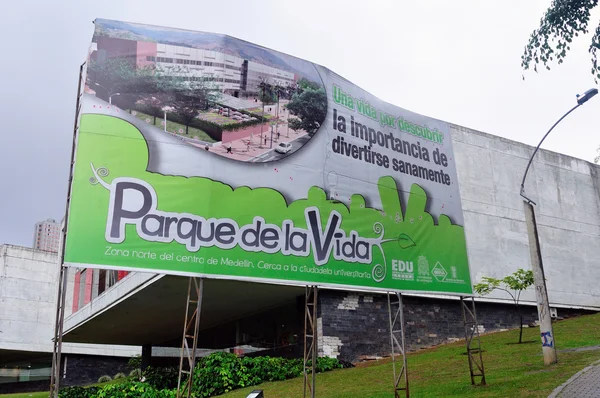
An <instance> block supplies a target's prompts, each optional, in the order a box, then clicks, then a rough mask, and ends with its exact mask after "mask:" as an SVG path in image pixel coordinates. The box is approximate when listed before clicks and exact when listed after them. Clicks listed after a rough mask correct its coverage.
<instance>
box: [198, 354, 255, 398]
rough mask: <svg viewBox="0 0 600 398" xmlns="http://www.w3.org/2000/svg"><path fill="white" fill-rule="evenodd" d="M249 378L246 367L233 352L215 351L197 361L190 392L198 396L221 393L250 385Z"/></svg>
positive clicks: (210, 395)
mask: <svg viewBox="0 0 600 398" xmlns="http://www.w3.org/2000/svg"><path fill="white" fill-rule="evenodd" d="M249 379H250V377H249V375H248V370H247V368H246V367H245V366H244V365H242V361H241V360H240V359H239V358H238V357H237V356H236V355H235V354H230V353H226V352H215V353H213V354H210V355H209V356H207V357H204V358H202V359H200V361H198V364H197V365H196V368H195V369H194V381H193V385H192V392H194V394H195V395H196V396H198V397H212V396H214V395H221V394H224V393H226V392H229V391H231V390H233V389H236V388H240V387H246V386H247V385H250V384H249V383H248V381H249Z"/></svg>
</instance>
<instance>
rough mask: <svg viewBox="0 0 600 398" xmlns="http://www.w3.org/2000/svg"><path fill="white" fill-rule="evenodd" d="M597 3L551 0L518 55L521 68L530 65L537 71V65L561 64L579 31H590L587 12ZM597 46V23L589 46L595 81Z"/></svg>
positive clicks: (599, 71)
mask: <svg viewBox="0 0 600 398" xmlns="http://www.w3.org/2000/svg"><path fill="white" fill-rule="evenodd" d="M597 5H598V0H553V1H552V3H551V4H550V7H549V8H548V10H546V13H545V14H544V16H543V17H542V19H541V21H540V26H539V28H537V29H536V30H534V31H533V33H532V34H531V37H530V38H529V42H528V43H527V46H526V47H525V52H524V53H523V55H522V56H521V66H522V67H523V69H525V70H527V69H529V68H530V67H531V66H533V69H534V70H535V71H536V72H537V65H538V64H543V65H544V66H545V67H546V69H550V64H551V63H552V62H554V61H556V62H557V63H558V64H561V63H563V61H564V59H565V57H566V55H567V52H568V51H569V50H570V49H571V43H572V42H573V40H574V39H575V38H576V37H578V36H579V35H580V34H585V33H588V32H589V30H588V26H589V22H590V12H591V10H592V9H593V8H594V7H596V6H597ZM598 49H600V24H599V25H598V26H597V27H596V30H595V32H594V35H593V36H592V42H591V44H590V47H589V52H590V54H591V56H592V74H593V75H594V79H595V81H596V82H597V81H598V78H600V67H599V66H598Z"/></svg>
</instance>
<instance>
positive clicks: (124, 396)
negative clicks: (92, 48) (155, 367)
mask: <svg viewBox="0 0 600 398" xmlns="http://www.w3.org/2000/svg"><path fill="white" fill-rule="evenodd" d="M176 396H177V391H175V390H158V389H156V388H154V387H152V386H150V385H148V384H146V383H140V382H131V383H123V384H109V385H107V386H104V388H102V389H101V390H98V392H97V393H96V394H95V395H94V396H93V398H138V397H139V398H175V397H176Z"/></svg>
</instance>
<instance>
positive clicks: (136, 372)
mask: <svg viewBox="0 0 600 398" xmlns="http://www.w3.org/2000/svg"><path fill="white" fill-rule="evenodd" d="M129 377H131V378H133V379H135V380H140V379H141V378H142V369H139V368H138V369H133V370H132V371H131V372H129Z"/></svg>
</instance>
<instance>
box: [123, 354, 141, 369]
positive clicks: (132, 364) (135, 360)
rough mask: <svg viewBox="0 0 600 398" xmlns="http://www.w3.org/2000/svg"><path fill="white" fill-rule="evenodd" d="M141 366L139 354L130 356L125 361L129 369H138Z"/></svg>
mask: <svg viewBox="0 0 600 398" xmlns="http://www.w3.org/2000/svg"><path fill="white" fill-rule="evenodd" d="M141 367H142V357H141V356H140V355H136V356H134V357H131V358H129V361H127V368H128V369H129V370H133V369H139V368H141Z"/></svg>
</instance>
